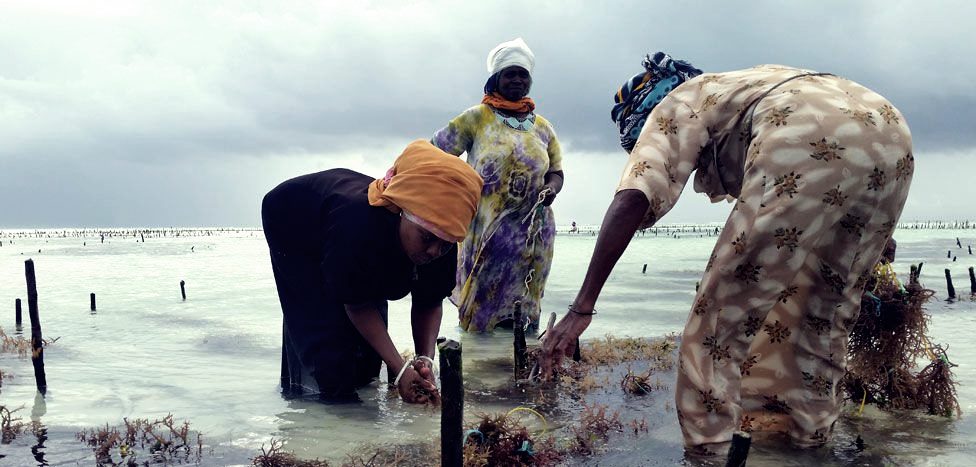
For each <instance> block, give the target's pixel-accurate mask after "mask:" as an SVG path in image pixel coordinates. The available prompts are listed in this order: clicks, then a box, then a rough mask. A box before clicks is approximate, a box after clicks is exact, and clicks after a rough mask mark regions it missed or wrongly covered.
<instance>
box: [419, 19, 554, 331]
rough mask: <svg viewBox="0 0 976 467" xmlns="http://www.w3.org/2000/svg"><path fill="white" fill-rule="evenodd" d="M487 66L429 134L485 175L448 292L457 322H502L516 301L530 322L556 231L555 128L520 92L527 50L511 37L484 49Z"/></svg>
mask: <svg viewBox="0 0 976 467" xmlns="http://www.w3.org/2000/svg"><path fill="white" fill-rule="evenodd" d="M487 67H488V73H489V77H488V80H487V82H486V83H485V88H484V91H485V95H484V98H483V99H482V100H481V104H479V105H476V106H474V107H471V108H470V109H468V110H465V111H464V112H463V113H462V114H461V115H458V116H457V117H455V118H454V119H453V120H451V121H450V122H449V123H448V124H447V126H446V127H444V128H442V129H441V130H439V131H437V132H436V133H435V134H434V137H433V138H432V139H431V142H432V143H434V145H435V146H437V147H439V148H441V149H443V150H444V151H446V152H448V153H451V154H454V155H458V156H460V155H461V154H462V153H465V152H466V153H467V154H468V156H467V161H468V164H470V165H471V166H472V167H474V169H475V170H476V171H477V172H478V173H479V174H481V177H482V178H484V180H485V186H484V189H483V191H482V194H481V202H480V204H479V205H478V214H477V215H476V216H475V219H474V221H473V222H472V223H471V228H470V229H469V231H468V233H467V236H466V237H465V239H464V243H463V244H462V245H461V250H460V253H461V256H460V259H459V265H458V277H457V284H458V286H457V290H455V291H454V294H453V296H452V301H454V303H455V304H457V306H458V313H459V317H460V322H461V327H462V328H464V329H465V330H467V331H479V332H483V331H491V330H492V329H494V328H495V326H496V325H498V324H499V323H503V322H509V323H510V322H511V320H512V313H513V310H514V309H515V303H516V302H519V303H520V304H521V310H522V313H523V316H527V318H528V320H527V322H528V323H529V324H531V325H537V324H538V321H539V314H540V305H541V300H542V295H543V290H544V288H545V285H546V278H547V277H548V276H549V268H550V266H551V264H552V249H553V242H554V240H555V236H556V225H555V222H554V220H553V216H552V209H551V208H550V207H549V205H550V204H552V202H553V200H554V199H555V197H556V194H558V193H559V191H560V190H562V186H563V171H562V152H561V150H560V147H559V141H558V140H557V139H556V132H555V131H554V130H553V127H552V124H550V123H549V122H548V121H547V120H546V119H544V118H542V116H541V115H539V114H536V113H535V103H534V102H533V101H532V99H531V98H529V97H528V95H529V90H530V89H531V88H532V70H533V68H534V67H535V55H533V53H532V51H531V50H530V49H529V47H528V45H526V44H525V42H524V41H523V40H522V39H521V38H518V39H515V40H512V41H509V42H503V43H501V44H499V45H498V46H497V47H495V48H494V49H492V50H491V52H489V53H488V60H487Z"/></svg>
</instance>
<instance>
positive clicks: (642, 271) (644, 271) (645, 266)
mask: <svg viewBox="0 0 976 467" xmlns="http://www.w3.org/2000/svg"><path fill="white" fill-rule="evenodd" d="M641 274H647V263H644V269H641Z"/></svg>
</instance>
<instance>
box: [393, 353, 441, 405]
mask: <svg viewBox="0 0 976 467" xmlns="http://www.w3.org/2000/svg"><path fill="white" fill-rule="evenodd" d="M404 365H407V368H405V369H404V370H403V374H402V375H401V376H400V382H399V383H398V384H397V392H399V393H400V398H401V399H403V401H404V402H408V403H411V404H428V403H430V404H439V403H440V400H441V395H440V392H439V391H438V390H437V386H436V385H435V384H434V372H433V370H432V369H431V368H429V367H427V366H426V365H425V364H424V362H423V361H422V360H414V361H412V362H404Z"/></svg>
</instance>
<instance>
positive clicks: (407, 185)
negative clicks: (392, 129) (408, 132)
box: [368, 140, 484, 242]
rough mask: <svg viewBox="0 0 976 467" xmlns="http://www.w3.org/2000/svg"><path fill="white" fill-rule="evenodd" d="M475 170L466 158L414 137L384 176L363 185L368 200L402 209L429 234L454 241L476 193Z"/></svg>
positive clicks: (469, 216) (465, 226)
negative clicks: (463, 158) (367, 184)
mask: <svg viewBox="0 0 976 467" xmlns="http://www.w3.org/2000/svg"><path fill="white" fill-rule="evenodd" d="M483 183H484V182H483V181H482V180H481V176H479V175H478V173H477V172H475V171H474V169H472V168H471V166H469V165H468V164H467V163H466V162H464V161H462V160H461V159H459V158H457V157H455V156H452V155H450V154H448V153H446V152H444V151H441V150H440V149H438V148H437V147H435V146H434V145H433V144H430V142H429V141H424V140H417V141H414V142H412V143H410V144H409V145H407V148H406V149H404V150H403V154H400V157H397V159H396V161H395V162H394V163H393V167H392V168H391V169H390V170H389V171H388V172H387V173H386V177H384V178H380V179H377V180H376V181H374V182H373V183H370V185H369V193H368V198H369V204H370V205H373V206H383V207H385V208H387V209H389V210H390V211H393V212H400V211H401V210H402V211H405V212H406V214H407V215H409V216H410V217H411V218H413V219H414V220H418V219H419V221H420V224H421V225H423V226H424V227H426V228H427V229H428V230H430V231H431V233H433V234H434V235H437V236H438V237H441V238H442V239H444V240H447V241H452V242H459V241H461V240H463V239H464V235H465V234H466V233H467V231H468V224H470V223H471V219H472V218H474V214H475V211H477V209H478V200H479V199H480V198H481V186H482V184H483Z"/></svg>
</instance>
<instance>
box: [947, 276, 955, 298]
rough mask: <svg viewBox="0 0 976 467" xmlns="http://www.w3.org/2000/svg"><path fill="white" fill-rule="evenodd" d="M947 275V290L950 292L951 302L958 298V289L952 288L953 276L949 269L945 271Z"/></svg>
mask: <svg viewBox="0 0 976 467" xmlns="http://www.w3.org/2000/svg"><path fill="white" fill-rule="evenodd" d="M945 275H946V289H948V291H949V300H952V299H954V298H956V288H955V287H953V286H952V275H951V274H950V273H949V269H946V270H945Z"/></svg>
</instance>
